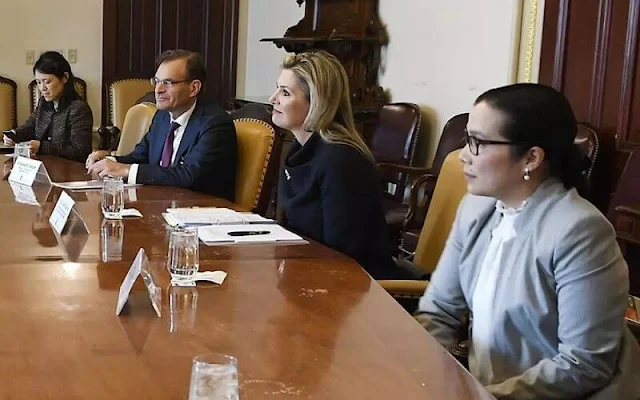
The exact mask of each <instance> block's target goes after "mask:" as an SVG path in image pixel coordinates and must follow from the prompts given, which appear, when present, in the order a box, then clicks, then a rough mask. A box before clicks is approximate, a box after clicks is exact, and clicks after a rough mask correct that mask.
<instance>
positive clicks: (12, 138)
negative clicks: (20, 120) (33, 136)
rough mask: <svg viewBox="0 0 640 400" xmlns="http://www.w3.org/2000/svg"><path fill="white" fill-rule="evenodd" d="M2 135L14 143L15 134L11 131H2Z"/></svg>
mask: <svg viewBox="0 0 640 400" xmlns="http://www.w3.org/2000/svg"><path fill="white" fill-rule="evenodd" d="M2 134H3V135H5V136H7V137H8V138H9V139H11V140H13V141H14V142H15V139H16V134H15V133H14V132H13V131H2Z"/></svg>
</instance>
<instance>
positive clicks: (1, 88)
mask: <svg viewBox="0 0 640 400" xmlns="http://www.w3.org/2000/svg"><path fill="white" fill-rule="evenodd" d="M16 92H17V85H16V83H15V81H13V80H11V79H8V78H4V77H2V76H0V131H6V130H9V129H13V128H15V127H16V126H17V123H18V121H17V119H18V118H17V114H16V110H17V106H16ZM0 137H1V136H0Z"/></svg>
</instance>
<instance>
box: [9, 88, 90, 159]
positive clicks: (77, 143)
mask: <svg viewBox="0 0 640 400" xmlns="http://www.w3.org/2000/svg"><path fill="white" fill-rule="evenodd" d="M92 129H93V115H92V114H91V109H90V108H89V105H88V104H87V103H85V102H84V101H83V100H74V101H72V102H70V103H63V102H61V103H60V106H59V107H58V110H56V109H55V108H54V106H53V102H50V101H46V100H45V99H44V97H41V98H40V100H39V101H38V106H37V107H36V109H35V110H33V113H32V114H31V116H30V117H29V119H27V121H26V122H25V123H24V124H22V125H21V126H19V127H18V128H16V129H15V132H16V135H15V138H13V139H14V140H15V141H16V142H24V141H27V140H34V139H35V140H40V149H39V150H38V155H51V156H59V157H64V158H68V159H70V160H76V161H80V162H85V161H86V160H87V157H88V156H89V154H91V142H92V140H93V134H92Z"/></svg>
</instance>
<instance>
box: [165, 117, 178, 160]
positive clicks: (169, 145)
mask: <svg viewBox="0 0 640 400" xmlns="http://www.w3.org/2000/svg"><path fill="white" fill-rule="evenodd" d="M178 128H180V124H179V123H177V122H175V121H174V122H172V123H171V126H170V127H169V133H167V138H166V139H165V140H164V147H163V148H162V158H161V159H160V166H161V167H168V166H170V165H171V155H172V154H173V138H174V133H175V131H176V129H178Z"/></svg>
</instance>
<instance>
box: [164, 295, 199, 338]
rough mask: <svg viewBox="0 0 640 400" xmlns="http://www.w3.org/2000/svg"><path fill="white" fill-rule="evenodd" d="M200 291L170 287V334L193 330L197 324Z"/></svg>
mask: <svg viewBox="0 0 640 400" xmlns="http://www.w3.org/2000/svg"><path fill="white" fill-rule="evenodd" d="M197 309H198V289H196V288H194V287H181V286H173V285H171V286H169V332H177V331H178V329H186V330H189V329H192V328H193V327H194V325H195V323H196V311H197Z"/></svg>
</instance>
